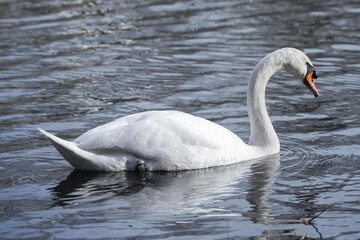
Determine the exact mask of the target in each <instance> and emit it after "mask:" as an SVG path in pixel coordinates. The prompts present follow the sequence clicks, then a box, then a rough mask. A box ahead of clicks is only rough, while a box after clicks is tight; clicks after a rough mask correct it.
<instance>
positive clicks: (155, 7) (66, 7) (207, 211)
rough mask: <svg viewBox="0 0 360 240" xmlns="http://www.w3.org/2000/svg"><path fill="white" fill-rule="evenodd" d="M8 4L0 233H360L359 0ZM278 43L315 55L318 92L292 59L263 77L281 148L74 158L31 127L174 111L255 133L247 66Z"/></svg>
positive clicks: (2, 23) (78, 127) (0, 32)
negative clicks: (182, 165)
mask: <svg viewBox="0 0 360 240" xmlns="http://www.w3.org/2000/svg"><path fill="white" fill-rule="evenodd" d="M0 2H1V3H0V112H1V115H0V148H1V149H0V154H1V155H0V171H1V175H0V238H1V239H20V238H23V239H75V238H89V239H99V238H114V239H117V238H128V239H158V238H171V239H199V238H203V239H359V238H360V193H359V189H360V161H359V160H360V159H359V155H360V146H359V144H360V127H359V119H360V108H359V106H358V105H359V95H360V84H359V73H360V63H359V59H360V57H359V56H360V24H359V22H360V3H356V1H349V0H345V1H335V0H333V1H291V2H290V1H271V0H269V1H187V2H178V1H173V2H171V1H155V0H154V1H70V0H69V1H60V0H59V1H20V0H18V1H17V0H14V1H13V0H1V1H0ZM284 46H292V47H296V48H299V49H302V50H303V51H305V52H306V53H307V54H308V55H309V56H310V58H311V59H312V60H313V63H314V64H315V65H316V66H317V70H318V72H319V75H320V78H319V79H317V87H318V89H319V91H320V97H319V98H317V99H315V98H313V96H312V95H311V94H310V93H309V92H308V90H307V89H305V87H304V86H303V85H302V84H301V83H299V82H298V81H296V80H292V78H291V77H290V76H289V75H286V74H284V73H282V74H278V75H276V76H275V77H274V78H273V80H272V81H271V82H270V83H269V89H268V90H267V106H268V109H269V113H270V115H271V116H272V120H273V122H274V126H275V129H276V131H277V132H278V134H279V138H280V140H281V144H282V145H281V154H280V157H278V158H277V157H275V158H269V159H264V160H261V161H250V162H246V163H241V164H237V165H235V166H231V167H222V168H214V169H208V170H199V171H190V172H180V173H149V174H145V175H137V174H134V173H123V172H119V173H90V172H78V171H73V169H72V168H71V167H70V166H69V165H68V164H67V162H65V160H63V159H62V158H61V157H60V156H59V154H57V152H56V151H55V150H54V148H53V147H52V146H51V145H50V144H49V142H48V141H47V140H46V139H44V138H43V137H42V136H40V134H39V133H38V132H37V131H36V130H35V129H36V127H41V128H44V129H46V130H49V131H51V132H53V133H56V134H58V135H59V136H61V137H63V138H65V139H73V138H75V137H77V136H78V135H80V134H81V133H83V132H85V131H86V130H88V129H91V128H93V127H95V126H97V125H100V124H103V123H106V122H109V121H111V120H113V119H116V118H118V117H121V116H124V115H127V114H130V113H136V112H139V111H144V110H153V109H175V110H180V111H185V112H188V113H192V114H195V115H197V116H201V117H205V118H207V119H210V120H212V121H215V122H217V123H219V124H221V125H223V126H225V127H227V128H229V129H231V130H232V131H234V132H235V133H236V134H238V135H239V136H241V137H242V138H243V139H245V140H246V139H247V138H248V135H249V126H248V118H247V112H246V103H245V100H246V86H247V80H248V77H249V74H250V72H251V70H252V68H253V67H254V65H255V64H256V63H257V61H258V60H259V59H261V58H262V57H263V56H264V55H266V54H267V53H269V52H271V51H273V50H275V49H277V48H281V47H284ZM323 211H324V212H323ZM321 212H323V213H322V214H321V215H320V216H319V217H317V218H315V219H314V220H313V221H311V222H310V223H311V224H307V223H306V221H308V220H310V219H312V218H314V217H315V216H317V215H318V214H319V213H321Z"/></svg>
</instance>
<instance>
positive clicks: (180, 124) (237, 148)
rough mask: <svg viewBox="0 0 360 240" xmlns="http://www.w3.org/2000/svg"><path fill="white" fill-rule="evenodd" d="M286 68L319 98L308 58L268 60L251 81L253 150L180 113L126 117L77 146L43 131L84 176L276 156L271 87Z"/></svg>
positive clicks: (287, 55) (281, 54) (281, 53)
mask: <svg viewBox="0 0 360 240" xmlns="http://www.w3.org/2000/svg"><path fill="white" fill-rule="evenodd" d="M282 68H285V69H286V70H287V71H288V72H290V73H292V74H293V75H295V76H296V77H299V78H301V79H303V80H304V83H305V84H306V85H307V86H308V87H309V89H310V90H311V91H312V92H313V93H314V95H315V96H317V94H318V93H317V90H316V88H315V85H314V84H313V81H312V77H314V78H316V73H315V71H314V69H313V66H312V64H311V62H310V60H309V58H308V57H307V56H306V55H305V54H304V53H302V52H301V51H299V50H296V49H293V48H284V49H280V50H277V51H275V52H273V53H271V54H269V55H267V56H266V57H265V58H263V59H262V60H261V61H260V62H259V63H258V64H257V65H256V67H255V69H254V71H253V73H252V75H251V77H250V81H249V86H248V95H247V101H248V110H249V119H250V127H251V135H250V141H249V144H246V143H244V142H243V141H242V140H241V139H240V138H239V137H238V136H236V135H235V134H234V133H232V132H231V131H229V130H228V129H226V128H224V127H222V126H220V125H218V124H216V123H213V122H210V121H208V120H206V119H203V118H199V117H195V116H192V115H190V114H186V113H182V112H177V111H149V112H143V113H137V114H133V115H129V116H125V117H122V118H119V119H117V120H115V121H113V122H110V123H107V124H105V125H102V126H99V127H97V128H94V129H92V130H90V131H88V132H86V133H84V134H83V135H81V136H80V137H78V138H77V139H75V140H74V142H68V141H65V140H62V139H60V138H58V137H56V136H54V135H52V134H50V133H48V132H46V131H44V130H42V129H39V130H40V131H41V132H42V133H43V134H45V135H46V136H47V137H49V138H50V140H51V141H52V143H53V145H54V146H55V147H56V149H57V150H58V151H59V152H60V153H61V155H62V156H63V157H64V158H65V159H66V160H67V161H68V162H69V163H70V164H71V165H73V166H74V167H75V168H77V169H81V170H94V171H121V170H148V171H160V170H162V171H176V170H190V169H199V168H207V167H214V166H221V165H228V164H232V163H236V162H240V161H245V160H249V159H253V158H258V157H263V156H267V155H272V154H276V153H278V152H279V151H280V144H279V140H278V137H277V135H276V132H275V130H274V128H273V126H272V123H271V121H270V118H269V116H268V113H267V111H266V106H265V87H266V83H267V82H268V80H269V79H270V77H271V76H272V75H273V74H274V73H275V72H277V71H278V70H280V69H282Z"/></svg>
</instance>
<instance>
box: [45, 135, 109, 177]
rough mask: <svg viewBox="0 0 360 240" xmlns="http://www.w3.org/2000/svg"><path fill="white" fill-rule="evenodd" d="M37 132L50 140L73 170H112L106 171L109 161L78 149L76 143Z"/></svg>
mask: <svg viewBox="0 0 360 240" xmlns="http://www.w3.org/2000/svg"><path fill="white" fill-rule="evenodd" d="M38 130H39V131H40V132H41V133H42V134H44V135H45V136H46V137H48V138H49V139H50V141H51V143H52V144H53V145H54V147H55V148H56V150H58V152H59V153H60V154H61V155H62V156H63V157H64V158H65V159H66V160H67V161H68V162H69V163H70V164H71V165H72V166H73V167H74V168H76V169H79V170H89V171H109V170H112V169H108V168H109V167H111V166H109V162H108V164H106V162H107V161H108V160H109V159H101V157H100V156H97V155H95V154H93V153H91V152H88V151H85V150H83V149H81V148H79V147H78V146H77V144H76V143H73V142H69V141H66V140H63V139H61V138H59V137H57V136H55V135H53V134H51V133H49V132H47V131H45V130H43V129H41V128H38ZM105 158H106V157H105ZM102 160H103V161H102ZM110 165H111V164H110Z"/></svg>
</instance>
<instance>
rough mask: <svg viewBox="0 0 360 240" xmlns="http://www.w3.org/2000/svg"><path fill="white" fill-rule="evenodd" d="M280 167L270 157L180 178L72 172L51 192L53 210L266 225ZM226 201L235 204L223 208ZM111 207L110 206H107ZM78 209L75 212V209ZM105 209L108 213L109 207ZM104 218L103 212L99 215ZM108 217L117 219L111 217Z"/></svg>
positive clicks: (276, 159)
mask: <svg viewBox="0 0 360 240" xmlns="http://www.w3.org/2000/svg"><path fill="white" fill-rule="evenodd" d="M278 166H279V156H278V155H275V156H271V157H267V158H262V159H258V160H252V161H247V162H243V163H238V164H234V165H230V166H225V167H216V168H210V169H202V170H195V171H183V172H147V173H144V174H139V173H134V172H111V173H99V172H83V171H77V170H74V171H73V172H71V173H70V175H69V176H68V177H67V178H66V179H65V180H63V181H61V182H60V183H59V184H58V185H57V186H55V187H54V188H51V191H52V192H53V196H54V197H53V205H52V207H59V206H60V207H64V206H67V205H70V206H71V205H73V204H83V205H84V206H83V207H84V208H86V207H89V206H90V205H91V204H94V203H95V202H96V204H99V203H101V205H103V206H104V205H105V206H106V205H107V204H109V206H110V205H111V208H112V211H113V210H114V202H116V203H115V205H116V204H118V205H117V206H116V207H115V208H117V209H119V210H121V212H122V213H124V211H125V212H127V215H128V216H131V215H136V214H141V215H145V214H146V215H151V214H152V215H154V214H156V215H168V214H181V213H193V214H201V213H205V214H210V215H214V214H215V215H222V216H225V215H238V216H244V215H245V216H246V217H248V218H250V219H252V221H254V222H259V221H265V220H266V218H267V216H268V214H269V212H270V207H269V206H268V202H267V196H268V194H269V191H270V188H271V184H272V182H273V181H274V177H275V176H276V172H277V169H278ZM229 199H230V200H231V201H230V202H233V203H235V204H232V205H231V206H223V207H222V204H221V203H219V202H223V203H224V204H225V203H226V202H228V201H225V200H229ZM110 202H111V203H110ZM77 208H79V206H77ZM109 208H110V207H109ZM102 214H104V211H102ZM113 214H116V213H114V212H113Z"/></svg>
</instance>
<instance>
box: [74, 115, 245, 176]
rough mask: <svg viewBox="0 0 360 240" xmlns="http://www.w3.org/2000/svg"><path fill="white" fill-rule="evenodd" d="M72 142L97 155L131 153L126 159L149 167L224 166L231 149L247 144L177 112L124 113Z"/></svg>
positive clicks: (224, 129) (169, 168)
mask: <svg viewBox="0 0 360 240" xmlns="http://www.w3.org/2000/svg"><path fill="white" fill-rule="evenodd" d="M74 142H75V143H76V144H77V145H78V147H79V148H81V149H83V150H85V151H89V152H93V153H96V154H98V155H101V154H104V155H109V154H118V155H123V156H128V157H127V158H129V156H131V158H132V159H129V160H128V161H134V162H137V161H141V162H142V163H144V164H145V166H146V167H147V169H149V170H154V169H156V170H185V169H197V168H204V167H211V166H217V165H225V164H228V163H227V159H226V157H227V156H226V155H229V157H230V156H231V157H232V158H234V162H235V161H236V160H235V158H236V157H235V156H234V152H236V151H237V149H239V148H243V147H246V146H247V145H246V144H245V143H244V142H243V141H242V140H241V139H240V138H239V137H237V136H236V135H235V134H234V133H232V132H231V131H229V130H228V129H226V128H224V127H222V126H220V125H218V124H215V123H212V122H210V121H208V120H206V119H203V118H199V117H195V116H192V115H190V114H186V113H182V112H177V111H150V112H144V113H137V114H133V115H129V116H125V117H122V118H119V119H117V120H115V121H113V122H110V123H107V124H105V125H102V126H99V127H97V128H94V129H92V130H90V131H88V132H86V133H84V134H83V135H81V136H80V137H78V138H77V139H75V141H74ZM237 157H239V156H237ZM221 161H223V163H221ZM131 165H134V164H131ZM135 165H136V164H135Z"/></svg>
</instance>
